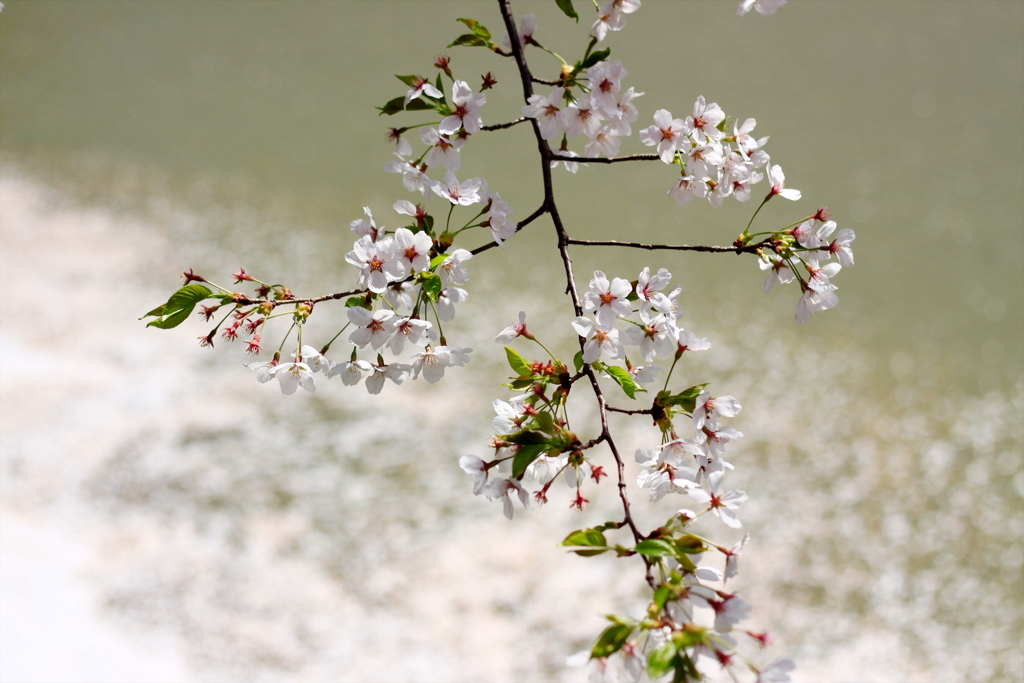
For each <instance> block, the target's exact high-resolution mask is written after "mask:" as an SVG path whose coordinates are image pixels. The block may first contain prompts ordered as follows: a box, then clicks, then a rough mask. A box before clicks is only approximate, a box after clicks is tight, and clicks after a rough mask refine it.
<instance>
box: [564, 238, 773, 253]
mask: <svg viewBox="0 0 1024 683" xmlns="http://www.w3.org/2000/svg"><path fill="white" fill-rule="evenodd" d="M569 244H579V245H581V246H585V247H629V248H632V249H648V250H656V249H672V250H675V251H702V252H705V253H709V254H742V253H748V254H753V253H756V252H757V250H758V249H763V248H765V247H770V246H771V245H772V244H773V240H771V239H766V240H761V241H760V242H756V243H754V244H745V245H742V246H731V247H718V246H703V245H690V244H643V243H641V242H620V241H619V240H578V239H570V240H569Z"/></svg>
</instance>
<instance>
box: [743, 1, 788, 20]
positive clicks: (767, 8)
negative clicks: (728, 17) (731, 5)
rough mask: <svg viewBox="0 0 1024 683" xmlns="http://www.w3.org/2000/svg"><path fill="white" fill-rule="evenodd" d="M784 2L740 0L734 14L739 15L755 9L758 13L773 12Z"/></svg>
mask: <svg viewBox="0 0 1024 683" xmlns="http://www.w3.org/2000/svg"><path fill="white" fill-rule="evenodd" d="M785 4H786V0H740V4H739V7H737V8H736V14H738V15H740V16H741V17H742V16H743V15H744V14H746V13H747V12H749V11H750V10H752V9H753V10H757V13H758V14H765V15H767V14H775V10H777V9H778V8H780V7H782V6H783V5H785Z"/></svg>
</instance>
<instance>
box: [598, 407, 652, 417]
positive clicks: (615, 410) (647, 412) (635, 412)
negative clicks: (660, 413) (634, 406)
mask: <svg viewBox="0 0 1024 683" xmlns="http://www.w3.org/2000/svg"><path fill="white" fill-rule="evenodd" d="M608 410H610V411H612V412H613V413H622V414H624V415H653V414H654V409H653V408H647V409H645V410H626V409H625V408H616V407H615V406H608Z"/></svg>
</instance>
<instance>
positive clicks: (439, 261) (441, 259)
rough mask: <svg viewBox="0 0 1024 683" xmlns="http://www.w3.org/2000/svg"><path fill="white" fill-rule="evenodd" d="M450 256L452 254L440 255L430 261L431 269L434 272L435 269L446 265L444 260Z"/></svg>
mask: <svg viewBox="0 0 1024 683" xmlns="http://www.w3.org/2000/svg"><path fill="white" fill-rule="evenodd" d="M449 256H451V254H438V255H437V256H435V257H434V258H432V259H430V269H431V270H433V269H434V268H437V267H438V266H439V265H441V264H442V263H444V260H445V259H446V258H448V257H449Z"/></svg>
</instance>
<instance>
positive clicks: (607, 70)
mask: <svg viewBox="0 0 1024 683" xmlns="http://www.w3.org/2000/svg"><path fill="white" fill-rule="evenodd" d="M626 75H627V71H626V70H625V69H624V68H622V62H620V61H619V60H617V59H616V60H615V61H614V62H609V61H603V62H598V63H597V64H595V65H594V66H592V67H590V68H589V69H587V80H588V81H589V82H590V98H591V101H592V102H593V104H594V106H595V107H597V108H598V109H600V110H601V111H602V112H603V113H604V114H605V116H608V117H617V116H618V115H619V102H618V97H619V89H620V88H621V87H622V79H623V78H625V77H626ZM627 135H628V133H627Z"/></svg>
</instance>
